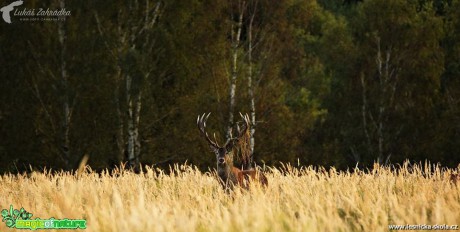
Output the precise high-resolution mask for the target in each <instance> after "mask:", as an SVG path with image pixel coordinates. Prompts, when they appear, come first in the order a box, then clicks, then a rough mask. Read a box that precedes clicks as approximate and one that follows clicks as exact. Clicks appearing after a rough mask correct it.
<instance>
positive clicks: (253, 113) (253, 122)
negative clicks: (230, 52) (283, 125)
mask: <svg viewBox="0 0 460 232" xmlns="http://www.w3.org/2000/svg"><path fill="white" fill-rule="evenodd" d="M254 15H255V14H253V15H252V16H251V21H250V22H249V28H248V93H249V101H250V107H249V108H250V114H251V118H250V121H251V127H250V128H251V129H250V131H249V132H250V139H249V148H250V156H249V162H248V167H247V169H251V168H252V163H253V161H254V147H255V138H254V134H255V133H256V106H255V99H254V86H253V84H252V78H253V70H252V48H253V47H252V24H253V22H254Z"/></svg>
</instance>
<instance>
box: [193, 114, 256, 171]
mask: <svg viewBox="0 0 460 232" xmlns="http://www.w3.org/2000/svg"><path fill="white" fill-rule="evenodd" d="M209 115H211V113H208V114H206V113H204V114H203V115H201V116H198V118H197V120H196V123H197V125H198V129H199V130H200V132H201V134H202V135H203V137H204V138H205V139H206V141H207V142H208V145H209V147H210V148H211V151H213V152H214V153H215V154H216V159H217V167H218V171H219V168H226V167H233V154H234V152H233V150H234V149H233V148H234V146H235V145H236V144H237V143H238V141H239V139H240V138H241V137H242V136H244V134H245V133H246V131H247V130H248V128H249V116H248V115H245V116H243V115H242V114H241V113H240V116H241V118H242V119H243V128H242V129H241V128H240V127H239V126H238V127H237V130H238V136H237V137H236V138H230V139H228V140H227V141H226V142H225V144H224V145H223V146H220V145H219V144H218V143H217V140H216V135H215V134H214V140H212V139H211V138H209V135H208V133H207V132H206V130H205V129H206V121H207V120H208V118H209Z"/></svg>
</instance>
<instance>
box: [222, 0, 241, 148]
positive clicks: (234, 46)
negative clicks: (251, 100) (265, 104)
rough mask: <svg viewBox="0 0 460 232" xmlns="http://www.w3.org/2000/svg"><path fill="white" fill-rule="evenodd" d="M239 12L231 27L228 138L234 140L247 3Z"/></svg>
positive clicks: (238, 7) (239, 4) (239, 5)
mask: <svg viewBox="0 0 460 232" xmlns="http://www.w3.org/2000/svg"><path fill="white" fill-rule="evenodd" d="M237 9H238V12H237V13H236V22H232V25H231V51H232V52H231V53H232V66H231V77H230V88H229V90H230V91H229V98H230V99H229V100H230V101H229V115H228V125H227V133H226V138H227V140H228V139H231V138H232V129H233V126H234V114H235V105H236V81H237V79H238V53H239V48H240V42H241V31H242V28H243V17H244V11H245V9H246V2H245V1H241V0H239V1H238V6H237Z"/></svg>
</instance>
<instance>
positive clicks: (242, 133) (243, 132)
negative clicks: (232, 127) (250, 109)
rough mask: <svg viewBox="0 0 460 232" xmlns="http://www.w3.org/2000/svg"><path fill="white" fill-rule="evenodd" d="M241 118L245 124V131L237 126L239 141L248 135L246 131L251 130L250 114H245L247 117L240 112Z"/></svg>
mask: <svg viewBox="0 0 460 232" xmlns="http://www.w3.org/2000/svg"><path fill="white" fill-rule="evenodd" d="M240 116H241V118H242V119H243V122H244V125H243V129H242V130H241V129H240V127H239V126H238V125H237V127H236V129H237V130H238V137H237V139H240V138H241V137H243V135H244V134H246V131H247V130H248V128H249V124H250V123H249V115H248V114H245V115H242V114H241V112H240Z"/></svg>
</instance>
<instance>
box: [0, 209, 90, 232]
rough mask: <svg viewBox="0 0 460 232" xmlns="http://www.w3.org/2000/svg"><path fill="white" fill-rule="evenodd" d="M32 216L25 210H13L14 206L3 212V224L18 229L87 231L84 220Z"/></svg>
mask: <svg viewBox="0 0 460 232" xmlns="http://www.w3.org/2000/svg"><path fill="white" fill-rule="evenodd" d="M32 215H33V214H31V213H29V212H27V211H26V210H25V209H24V208H21V209H20V210H17V209H13V205H10V209H9V210H7V209H4V210H2V217H3V220H2V222H5V223H6V226H8V227H9V228H16V229H29V230H36V229H86V220H84V219H77V220H74V219H67V218H64V219H54V218H50V219H40V218H35V219H32Z"/></svg>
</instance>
